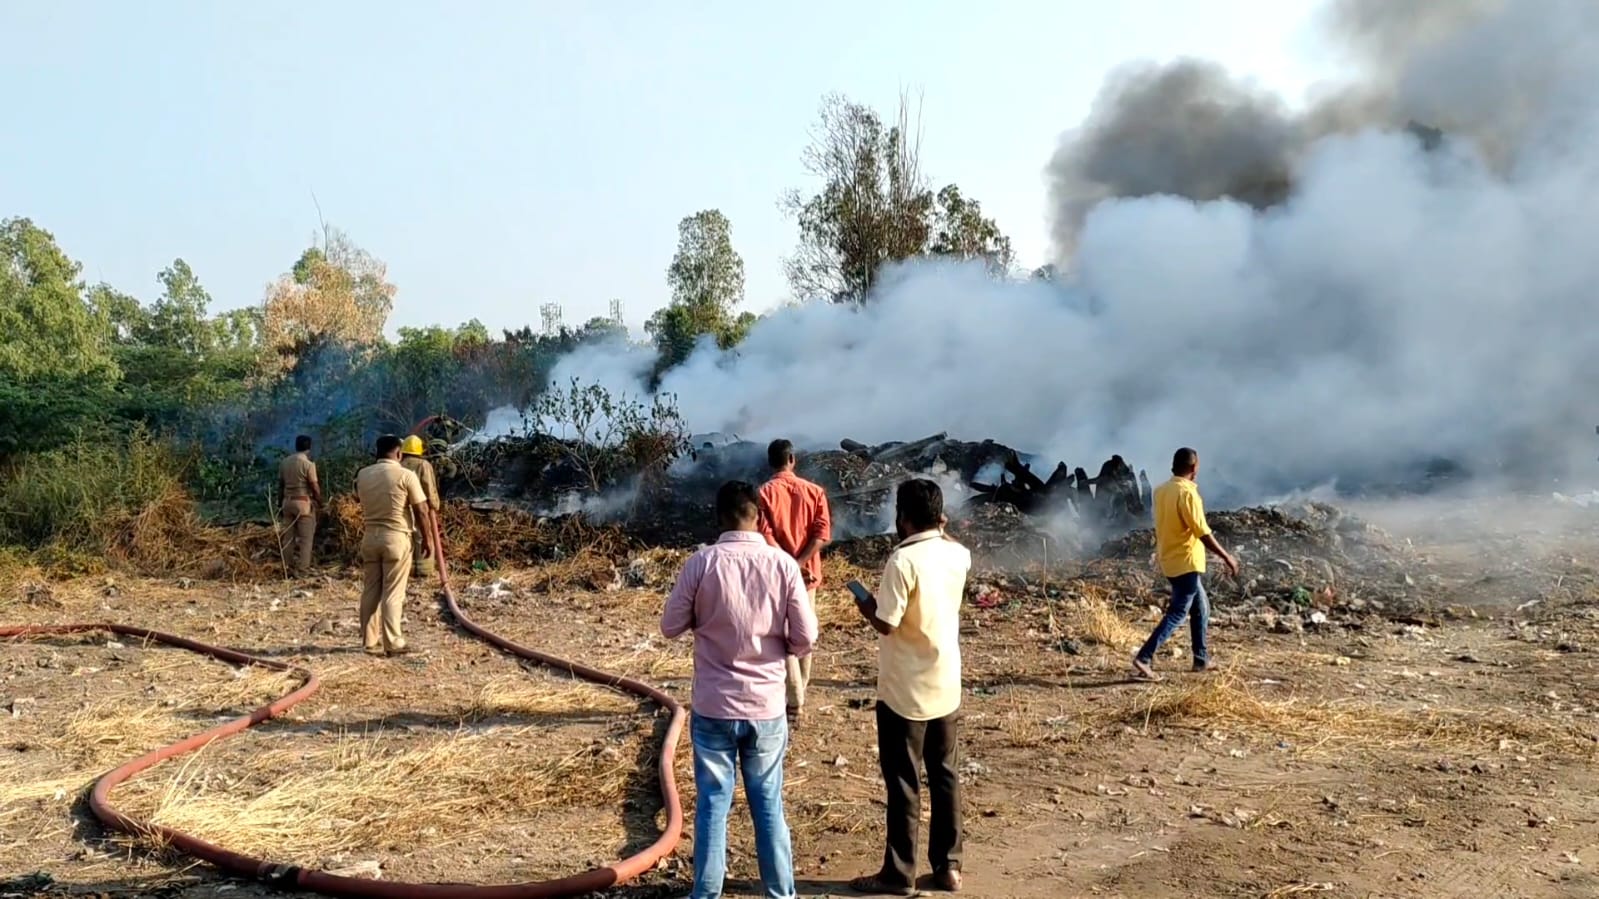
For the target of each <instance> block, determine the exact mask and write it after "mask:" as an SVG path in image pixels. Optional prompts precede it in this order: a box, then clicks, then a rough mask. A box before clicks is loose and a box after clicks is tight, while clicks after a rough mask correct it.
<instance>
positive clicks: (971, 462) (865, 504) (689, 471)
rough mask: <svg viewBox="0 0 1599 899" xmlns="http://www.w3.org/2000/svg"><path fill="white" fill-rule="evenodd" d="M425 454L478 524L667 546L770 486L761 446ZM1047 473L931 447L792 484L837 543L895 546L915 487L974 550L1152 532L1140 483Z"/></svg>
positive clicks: (1101, 470)
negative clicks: (813, 497)
mask: <svg viewBox="0 0 1599 899" xmlns="http://www.w3.org/2000/svg"><path fill="white" fill-rule="evenodd" d="M429 450H430V458H432V459H433V460H434V465H435V468H436V469H437V470H438V472H439V478H440V489H441V491H442V492H443V493H444V495H445V496H446V497H447V498H451V499H457V500H463V501H465V502H466V503H468V504H469V505H471V506H473V507H475V508H478V509H480V510H484V511H488V510H497V509H504V508H508V507H516V508H520V509H522V510H524V511H528V512H532V513H534V514H538V515H544V516H558V515H566V514H582V515H584V516H586V517H588V518H590V519H592V520H594V521H597V522H601V523H615V524H620V525H622V526H624V527H626V528H627V529H628V531H629V532H630V533H633V534H634V535H636V536H637V537H638V538H639V539H641V540H643V541H645V542H647V543H653V544H657V545H665V546H682V545H689V544H692V543H697V542H702V541H704V540H708V539H713V538H714V537H715V522H714V516H713V515H712V514H711V508H710V501H711V498H712V497H714V496H715V493H716V489H717V487H719V486H720V485H721V484H722V483H724V482H726V481H729V480H744V481H749V482H751V483H760V482H761V481H763V480H765V479H766V478H767V477H768V476H769V474H770V472H769V469H768V466H767V460H766V446H765V444H758V443H755V442H753V441H748V440H742V439H739V438H737V437H728V436H726V435H719V434H711V435H699V436H696V437H693V438H690V440H689V450H688V452H687V453H686V454H685V455H684V456H682V457H681V458H679V459H677V460H676V461H675V462H673V463H672V464H670V465H668V466H665V467H664V468H663V470H661V471H659V472H654V473H651V472H645V471H640V470H637V469H636V468H631V467H629V465H628V462H627V460H626V459H625V458H623V457H621V456H619V455H617V454H616V453H614V452H613V451H611V450H610V449H609V448H605V447H593V446H587V445H583V444H580V443H577V442H575V441H572V440H563V439H560V438H556V437H553V436H550V435H548V434H541V433H528V434H523V435H514V436H503V437H498V438H494V439H490V440H478V439H471V438H468V439H461V440H459V441H457V442H456V443H453V444H446V443H443V442H442V441H440V440H436V439H435V440H431V441H429ZM1043 464H1047V463H1044V462H1043V461H1042V460H1041V459H1040V458H1038V457H1034V456H1031V455H1029V454H1026V453H1023V452H1020V451H1018V450H1016V449H1014V448H1012V447H1009V446H1006V445H1004V444H1002V443H998V442H996V441H993V440H983V441H976V442H973V441H964V440H957V439H952V438H951V437H949V435H948V434H945V433H939V434H933V435H930V436H928V437H924V438H921V439H919V440H912V441H891V442H887V443H881V444H876V445H868V444H865V443H861V442H859V441H855V440H849V439H845V440H842V441H840V443H839V448H838V449H827V450H817V451H801V452H799V453H797V464H796V471H797V473H798V474H799V475H800V476H801V477H803V478H806V479H807V480H810V481H814V482H815V483H817V484H819V485H820V486H821V487H822V488H823V489H824V490H826V491H827V494H828V498H829V505H830V508H831V511H832V516H833V531H834V535H835V537H836V538H839V539H847V538H851V537H865V536H872V535H878V534H884V533H891V532H892V531H893V497H894V491H895V490H896V488H898V486H899V485H900V484H901V483H903V482H905V481H907V480H909V479H911V478H916V477H925V478H931V479H933V480H935V481H937V482H938V483H939V484H940V486H941V487H943V488H944V492H945V497H946V504H947V506H948V507H949V511H950V517H951V520H952V527H953V528H955V529H956V530H959V529H961V528H963V527H965V528H970V529H972V531H973V532H974V533H976V534H983V535H987V536H984V537H981V542H983V543H985V544H992V545H994V546H999V545H1001V544H1007V543H1009V542H1011V541H1010V538H1009V537H1008V536H1004V535H1006V534H1008V533H1010V532H1015V533H1016V534H1017V535H1018V536H1019V538H1020V539H1021V540H1022V541H1023V542H1025V543H1029V544H1032V545H1033V546H1034V550H1029V551H1035V554H1036V553H1037V552H1042V553H1043V554H1046V555H1047V554H1048V552H1050V551H1051V550H1053V551H1054V552H1055V553H1056V554H1057V555H1060V554H1063V553H1067V552H1075V551H1080V550H1081V549H1082V548H1084V547H1086V546H1088V545H1090V541H1092V540H1094V539H1102V538H1103V537H1104V536H1106V535H1110V534H1115V533H1120V532H1121V531H1125V530H1126V529H1127V528H1129V527H1134V526H1137V525H1138V524H1140V523H1141V522H1143V521H1144V520H1145V519H1146V517H1147V514H1148V501H1149V480H1148V476H1147V474H1143V475H1142V477H1141V476H1140V474H1141V473H1135V472H1134V470H1133V468H1132V466H1130V465H1129V464H1128V463H1127V462H1126V461H1125V460H1124V459H1123V458H1122V457H1121V456H1119V455H1117V456H1113V457H1111V458H1110V459H1108V460H1106V461H1105V462H1103V463H1102V464H1100V465H1099V466H1098V469H1097V470H1098V474H1097V475H1095V476H1093V477H1090V476H1089V474H1088V473H1087V471H1086V469H1084V468H1083V467H1077V468H1075V469H1073V468H1070V467H1068V466H1067V465H1066V463H1065V462H1056V463H1055V465H1054V468H1053V469H1052V470H1049V471H1048V474H1047V475H1044V476H1041V475H1040V474H1039V473H1038V472H1037V471H1035V466H1041V465H1043ZM645 481H649V482H650V483H648V484H646V483H645ZM1035 538H1037V539H1035ZM1040 541H1043V542H1040ZM1051 542H1053V544H1055V545H1054V546H1053V547H1051V545H1050V544H1051ZM1067 544H1069V545H1067Z"/></svg>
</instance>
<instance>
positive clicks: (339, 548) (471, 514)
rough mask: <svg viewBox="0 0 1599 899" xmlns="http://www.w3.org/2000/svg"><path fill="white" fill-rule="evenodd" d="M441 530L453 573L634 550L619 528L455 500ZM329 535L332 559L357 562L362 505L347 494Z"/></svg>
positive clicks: (337, 505)
mask: <svg viewBox="0 0 1599 899" xmlns="http://www.w3.org/2000/svg"><path fill="white" fill-rule="evenodd" d="M439 530H440V532H441V535H442V537H443V539H444V551H445V558H446V560H447V561H448V562H449V563H450V565H451V566H452V570H455V571H461V570H464V569H467V568H470V567H472V565H473V564H474V563H478V562H482V563H485V564H488V565H532V564H534V563H538V562H546V561H560V560H562V559H565V558H571V557H574V556H576V555H578V554H581V553H584V552H587V553H588V554H589V555H590V558H595V559H598V558H603V559H606V560H608V561H613V562H614V561H617V560H620V559H623V558H625V557H626V556H627V553H628V552H629V551H630V550H631V549H632V548H633V542H632V540H631V539H629V538H628V536H627V535H626V534H625V533H623V532H622V530H621V529H620V528H617V527H614V526H610V525H591V524H588V523H587V522H585V521H583V520H582V518H581V517H579V516H566V517H563V518H554V519H545V518H538V517H536V516H534V515H530V514H528V513H527V512H523V511H520V510H516V509H500V510H495V511H478V510H476V509H473V508H472V507H471V506H470V505H468V504H467V503H464V502H458V501H451V502H446V503H444V506H443V508H442V509H440V510H439ZM328 531H329V542H330V545H331V546H332V548H333V551H334V552H335V553H336V554H338V555H339V556H341V557H343V558H346V559H351V560H354V559H357V558H359V557H360V552H361V535H362V533H363V531H364V527H363V525H362V523H361V503H360V501H359V500H357V499H356V498H355V497H354V496H353V495H348V494H346V495H341V496H336V497H334V498H333V500H332V501H331V502H330V503H329V504H328ZM606 583H608V581H607V582H606ZM596 589H597V587H596Z"/></svg>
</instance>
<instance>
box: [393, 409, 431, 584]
mask: <svg viewBox="0 0 1599 899" xmlns="http://www.w3.org/2000/svg"><path fill="white" fill-rule="evenodd" d="M400 452H401V453H402V455H401V457H400V464H401V465H403V466H404V467H405V469H406V470H407V471H409V472H411V473H412V474H414V475H416V478H417V480H418V481H421V482H422V492H423V493H424V494H425V495H426V496H427V511H426V513H425V514H426V516H427V519H428V522H427V523H426V524H425V526H426V527H428V528H429V529H430V530H431V532H432V533H435V534H437V533H438V532H439V531H438V520H439V479H438V476H437V475H436V474H434V472H433V464H432V463H431V462H429V461H428V460H427V459H424V458H423V457H422V453H423V452H424V449H423V447H422V438H421V437H418V436H416V435H415V434H412V435H411V436H409V437H407V438H405V439H404V440H403V441H401V442H400ZM411 548H412V554H411V558H412V560H413V562H412V564H413V566H414V568H413V571H414V573H415V575H416V576H417V577H432V576H433V573H434V572H435V571H437V570H438V566H437V564H436V563H435V562H434V558H433V553H432V552H430V551H429V549H428V541H427V535H426V534H425V533H422V532H420V531H417V530H415V529H413V530H412V531H411Z"/></svg>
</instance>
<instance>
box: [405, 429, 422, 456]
mask: <svg viewBox="0 0 1599 899" xmlns="http://www.w3.org/2000/svg"><path fill="white" fill-rule="evenodd" d="M400 452H402V453H404V454H406V455H407V456H420V455H422V438H421V437H418V436H416V435H415V434H412V435H411V436H409V437H407V438H405V439H404V440H402V441H400Z"/></svg>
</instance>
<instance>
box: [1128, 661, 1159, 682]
mask: <svg viewBox="0 0 1599 899" xmlns="http://www.w3.org/2000/svg"><path fill="white" fill-rule="evenodd" d="M1133 678H1134V679H1135V680H1146V681H1149V682H1151V683H1159V682H1160V675H1158V674H1156V673H1155V669H1153V668H1151V667H1149V663H1148V662H1145V661H1143V660H1142V659H1133Z"/></svg>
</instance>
